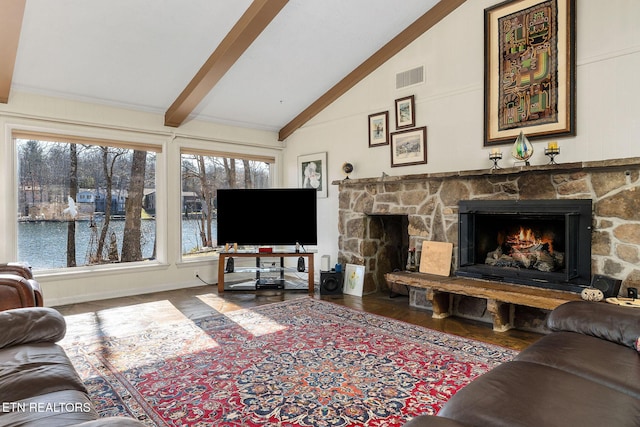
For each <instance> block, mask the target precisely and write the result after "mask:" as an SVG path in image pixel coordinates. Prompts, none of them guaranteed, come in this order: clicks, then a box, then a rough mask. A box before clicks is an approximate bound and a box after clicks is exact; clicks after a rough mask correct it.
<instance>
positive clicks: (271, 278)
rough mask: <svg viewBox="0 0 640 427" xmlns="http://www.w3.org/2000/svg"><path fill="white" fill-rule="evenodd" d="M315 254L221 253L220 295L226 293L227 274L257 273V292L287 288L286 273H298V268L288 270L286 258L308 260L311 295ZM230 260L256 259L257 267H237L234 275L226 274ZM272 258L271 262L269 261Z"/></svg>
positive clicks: (307, 272) (307, 271)
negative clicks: (285, 262) (285, 263)
mask: <svg viewBox="0 0 640 427" xmlns="http://www.w3.org/2000/svg"><path fill="white" fill-rule="evenodd" d="M313 255H314V253H313V252H220V258H219V259H218V293H224V291H225V289H224V282H225V274H233V273H255V287H254V289H256V290H263V289H280V290H284V289H285V288H286V286H285V285H286V280H285V273H286V272H296V273H301V272H299V271H298V269H297V268H295V267H294V268H288V267H285V266H284V260H285V258H299V257H302V258H306V260H305V266H306V270H305V273H306V274H307V283H308V291H309V295H313V292H314V265H313ZM229 258H234V259H235V258H255V259H256V266H255V267H236V268H234V270H233V273H226V264H227V260H228V259H229ZM269 258H271V260H270V259H269Z"/></svg>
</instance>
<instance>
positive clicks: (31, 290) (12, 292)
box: [0, 262, 44, 310]
mask: <svg viewBox="0 0 640 427" xmlns="http://www.w3.org/2000/svg"><path fill="white" fill-rule="evenodd" d="M43 305H44V299H43V297H42V289H41V288H40V284H39V283H38V282H37V281H36V280H35V279H34V278H33V274H32V272H31V266H30V265H28V264H25V263H17V262H16V263H7V264H0V310H9V309H12V308H21V307H42V306H43Z"/></svg>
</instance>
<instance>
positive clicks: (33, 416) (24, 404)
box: [0, 307, 143, 427]
mask: <svg viewBox="0 0 640 427" xmlns="http://www.w3.org/2000/svg"><path fill="white" fill-rule="evenodd" d="M65 332H66V323H65V320H64V317H63V316H62V315H61V314H60V313H59V312H57V311H56V310H54V309H51V308H46V307H29V308H18V309H11V310H5V311H0V425H2V426H33V427H38V426H42V427H62V426H71V425H77V426H84V427H100V426H120V427H140V426H142V425H143V424H141V423H140V422H138V421H137V420H135V419H133V418H125V417H105V418H98V413H97V412H96V410H95V408H94V406H93V404H92V403H91V400H90V399H89V396H88V394H87V389H86V388H85V386H84V384H83V383H82V381H81V380H80V377H79V376H78V374H77V372H76V371H75V369H74V367H73V365H72V364H71V362H70V360H69V358H68V357H67V355H66V353H65V352H64V350H63V349H62V347H60V346H59V345H57V344H56V342H57V341H59V340H61V339H62V338H63V337H64V335H65Z"/></svg>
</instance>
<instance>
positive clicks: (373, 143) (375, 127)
mask: <svg viewBox="0 0 640 427" xmlns="http://www.w3.org/2000/svg"><path fill="white" fill-rule="evenodd" d="M388 144H389V112H388V111H383V112H381V113H375V114H369V147H378V146H380V145H388Z"/></svg>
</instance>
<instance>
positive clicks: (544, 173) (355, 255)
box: [334, 158, 640, 294]
mask: <svg viewBox="0 0 640 427" xmlns="http://www.w3.org/2000/svg"><path fill="white" fill-rule="evenodd" d="M334 184H337V185H339V190H340V195H339V198H340V200H339V222H338V232H339V243H338V246H339V253H338V261H339V262H341V263H352V264H359V265H365V266H367V273H366V277H365V287H364V291H365V293H369V292H374V291H376V290H383V289H384V287H386V284H385V283H384V280H383V279H382V273H381V272H379V271H376V270H377V268H376V261H374V259H375V257H376V255H375V254H374V253H373V252H374V249H377V248H378V247H382V246H383V244H382V243H380V242H379V237H380V236H379V235H380V233H378V234H376V231H375V230H376V229H380V228H381V225H379V224H377V225H376V224H372V223H371V221H370V216H371V215H406V216H407V217H408V231H409V247H410V248H416V250H417V251H418V255H417V259H418V260H419V259H420V253H419V251H420V248H421V247H422V242H423V241H425V240H431V241H444V242H451V243H453V244H454V257H453V260H452V269H455V268H456V267H457V265H458V264H457V262H458V260H457V246H458V202H459V201H460V200H482V199H485V200H504V199H511V200H544V199H591V200H592V203H593V234H592V249H591V251H592V263H591V270H592V274H603V275H606V276H610V277H614V278H617V279H622V280H623V285H622V292H624V294H626V288H627V287H640V265H639V264H638V263H639V262H640V159H638V158H632V159H620V160H608V161H601V162H589V163H572V164H564V165H563V164H560V165H553V166H552V165H549V166H538V167H522V168H510V169H501V170H497V171H467V172H456V173H442V174H425V175H407V176H396V177H388V176H387V177H383V178H379V179H373V178H372V179H358V180H354V179H352V180H348V181H337V182H334ZM374 236H375V237H374Z"/></svg>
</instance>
